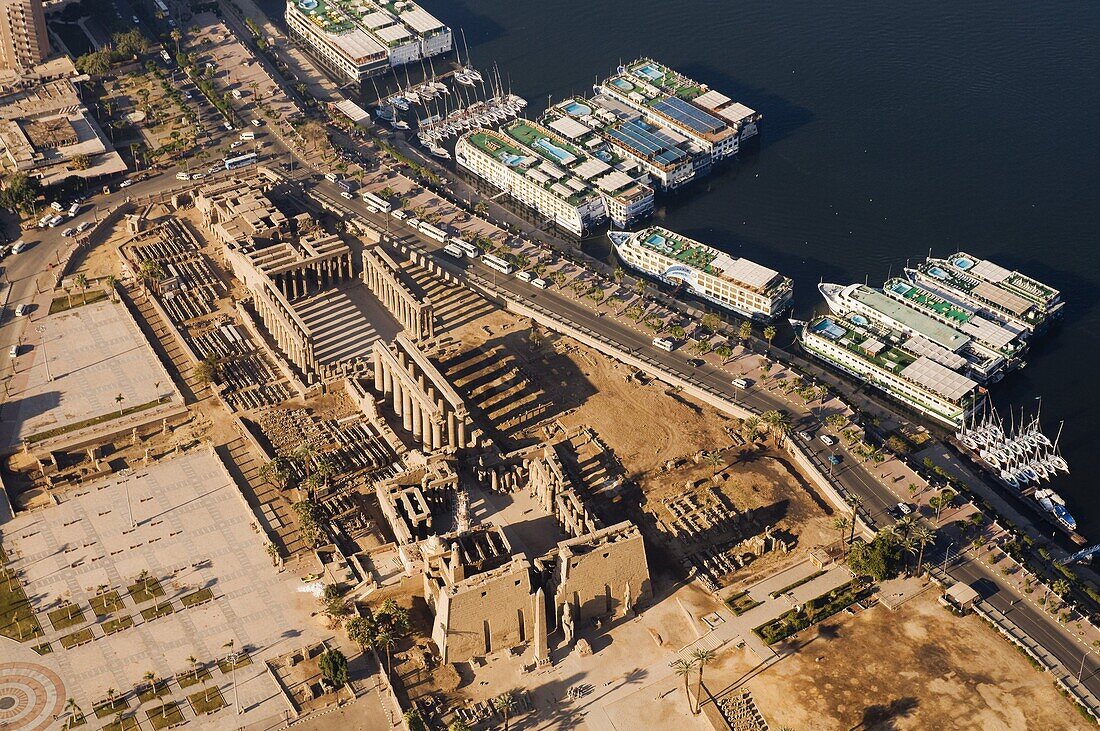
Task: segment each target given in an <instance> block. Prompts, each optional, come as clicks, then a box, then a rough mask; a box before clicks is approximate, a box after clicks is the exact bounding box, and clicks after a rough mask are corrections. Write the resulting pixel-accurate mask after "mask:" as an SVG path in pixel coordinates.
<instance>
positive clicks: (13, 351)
mask: <svg viewBox="0 0 1100 731" xmlns="http://www.w3.org/2000/svg"><path fill="white" fill-rule="evenodd" d="M8 355H10V356H11V357H12V358H14V357H15V356H17V355H19V346H18V345H13V346H11V347H10V348H8Z"/></svg>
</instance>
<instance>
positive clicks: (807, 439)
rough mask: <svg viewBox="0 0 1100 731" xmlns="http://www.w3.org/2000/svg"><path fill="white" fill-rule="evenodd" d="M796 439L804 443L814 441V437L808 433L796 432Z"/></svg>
mask: <svg viewBox="0 0 1100 731" xmlns="http://www.w3.org/2000/svg"><path fill="white" fill-rule="evenodd" d="M798 438H799V439H801V440H802V441H804V442H812V441H813V439H814V435H813V434H811V433H810V432H808V431H800V432H798Z"/></svg>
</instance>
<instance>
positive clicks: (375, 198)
mask: <svg viewBox="0 0 1100 731" xmlns="http://www.w3.org/2000/svg"><path fill="white" fill-rule="evenodd" d="M363 202H364V203H366V204H367V205H368V206H374V207H375V208H377V209H378V210H380V211H382V213H389V212H390V211H392V210H393V206H392V205H390V202H389V201H388V200H386V199H385V198H383V197H382V196H380V195H375V194H374V193H363Z"/></svg>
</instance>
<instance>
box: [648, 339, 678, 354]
mask: <svg viewBox="0 0 1100 731" xmlns="http://www.w3.org/2000/svg"><path fill="white" fill-rule="evenodd" d="M653 347H655V348H660V349H661V350H664V351H667V352H669V353H671V352H672V349H673V348H675V347H676V343H674V342H672V341H671V340H669V339H667V338H653Z"/></svg>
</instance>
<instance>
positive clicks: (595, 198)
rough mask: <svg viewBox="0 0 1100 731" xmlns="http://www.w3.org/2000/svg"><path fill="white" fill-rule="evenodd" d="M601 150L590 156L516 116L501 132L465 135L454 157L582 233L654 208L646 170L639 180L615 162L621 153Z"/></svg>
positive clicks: (624, 222)
mask: <svg viewBox="0 0 1100 731" xmlns="http://www.w3.org/2000/svg"><path fill="white" fill-rule="evenodd" d="M569 121H572V120H569ZM574 124H579V123H576V122H574ZM601 152H603V153H604V154H596V153H592V154H591V155H590V154H589V152H588V151H586V150H585V149H583V148H582V147H581V146H580V145H576V144H574V143H573V142H571V141H569V140H568V139H566V138H565V137H564V136H563V135H562V134H561V133H560V132H559V131H556V130H553V129H550V128H548V127H544V126H542V125H540V124H537V123H535V122H529V121H527V120H523V119H517V120H515V121H513V122H511V123H509V124H507V125H505V126H503V127H501V129H500V131H499V132H494V131H492V130H487V129H479V130H474V131H472V132H468V133H466V134H464V135H463V136H462V137H460V138H459V140H458V143H457V145H456V146H455V161H456V162H457V163H458V164H459V165H460V166H462V167H463V168H465V169H466V170H469V171H470V172H471V173H473V174H474V175H476V176H477V177H479V178H481V179H482V180H484V181H485V182H486V183H488V184H489V185H491V186H493V187H494V188H497V189H499V190H503V191H506V192H507V193H508V194H509V195H511V196H512V197H513V198H514V199H515V200H516V201H518V202H519V203H521V204H523V205H524V206H526V207H528V208H531V209H532V210H534V211H535V212H536V213H538V214H539V215H541V216H544V217H546V218H549V219H551V220H552V221H553V222H554V223H556V224H557V225H558V226H560V227H561V228H563V229H565V230H566V231H569V232H570V233H573V234H576V235H577V236H582V235H584V233H585V232H586V231H588V230H590V229H592V228H595V227H596V226H599V225H600V224H601V223H603V222H604V221H606V220H607V219H608V218H610V219H611V220H612V221H614V222H615V223H616V224H617V225H619V226H627V225H629V224H630V223H632V222H634V221H636V220H638V219H640V218H644V217H646V216H648V215H650V214H651V213H652V212H653V189H652V188H650V187H649V185H648V180H649V179H648V176H647V175H645V173H644V171H637V172H638V173H640V177H639V179H635V178H634V177H632V176H631V175H630V174H628V173H626V172H624V170H622V169H617V168H616V167H615V165H616V164H617V163H621V162H622V160H621V158H618V157H616V156H614V155H612V154H611V153H607V152H606V151H601Z"/></svg>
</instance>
